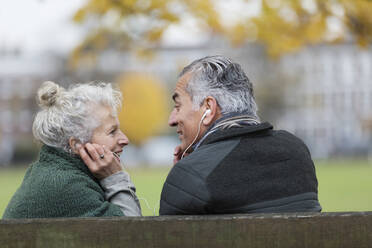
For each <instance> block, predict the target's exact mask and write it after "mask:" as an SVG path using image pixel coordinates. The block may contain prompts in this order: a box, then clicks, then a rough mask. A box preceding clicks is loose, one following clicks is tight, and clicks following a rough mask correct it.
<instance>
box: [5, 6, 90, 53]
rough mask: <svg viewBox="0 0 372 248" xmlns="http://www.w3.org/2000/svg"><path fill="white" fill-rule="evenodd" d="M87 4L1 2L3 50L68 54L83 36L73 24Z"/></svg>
mask: <svg viewBox="0 0 372 248" xmlns="http://www.w3.org/2000/svg"><path fill="white" fill-rule="evenodd" d="M84 2H85V0H63V1H61V0H1V8H0V47H4V46H5V47H6V48H8V49H11V48H15V47H19V48H21V49H22V50H24V51H32V52H36V51H40V50H61V49H62V51H63V50H68V49H71V47H73V46H74V45H76V43H77V41H78V40H79V38H80V34H81V32H80V31H79V28H80V27H78V26H77V25H74V24H73V23H72V21H71V18H72V15H73V13H74V12H75V10H77V9H78V8H79V7H80V6H82V4H83V3H84Z"/></svg>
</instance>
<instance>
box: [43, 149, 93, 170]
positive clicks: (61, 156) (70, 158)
mask: <svg viewBox="0 0 372 248" xmlns="http://www.w3.org/2000/svg"><path fill="white" fill-rule="evenodd" d="M39 161H40V162H49V163H50V162H55V164H59V163H61V161H63V162H62V163H63V166H71V167H75V168H78V169H80V170H82V171H83V172H85V173H86V174H88V175H90V176H92V174H91V172H90V171H89V169H88V167H87V166H86V165H85V164H84V162H83V160H81V158H80V157H77V156H75V155H71V154H70V153H68V152H65V151H64V150H63V149H60V148H55V147H51V146H47V145H43V146H42V147H41V151H40V158H39Z"/></svg>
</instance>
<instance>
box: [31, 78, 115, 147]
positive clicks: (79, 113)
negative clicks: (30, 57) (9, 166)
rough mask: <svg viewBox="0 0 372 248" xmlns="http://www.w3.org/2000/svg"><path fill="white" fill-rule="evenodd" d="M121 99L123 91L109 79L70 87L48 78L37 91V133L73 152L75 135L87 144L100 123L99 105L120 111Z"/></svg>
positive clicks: (43, 139) (35, 135)
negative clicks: (104, 81)
mask: <svg viewBox="0 0 372 248" xmlns="http://www.w3.org/2000/svg"><path fill="white" fill-rule="evenodd" d="M121 99H122V96H121V92H120V91H118V90H115V89H113V88H112V86H111V84H109V83H89V84H77V85H73V86H71V87H70V88H69V89H67V90H66V89H64V88H62V87H61V86H59V85H58V84H56V83H54V82H50V81H48V82H44V83H43V84H42V85H41V87H40V88H39V90H38V92H37V100H38V104H39V106H40V107H41V110H40V111H39V112H38V113H37V115H36V117H35V119H34V123H33V126H32V132H33V134H34V137H35V138H36V139H37V140H40V141H41V142H42V143H44V144H46V145H48V146H53V147H57V148H62V149H64V150H65V151H67V152H71V149H70V145H69V139H70V138H71V137H74V138H76V139H78V140H80V142H81V143H83V144H84V143H86V142H88V141H89V140H90V139H91V137H92V135H93V130H94V129H95V128H97V127H98V126H99V125H100V120H98V119H97V118H95V114H94V110H95V108H96V107H97V106H108V107H110V108H111V109H112V111H113V114H114V115H117V109H118V108H119V107H120V106H121Z"/></svg>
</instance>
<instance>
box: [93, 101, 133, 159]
mask: <svg viewBox="0 0 372 248" xmlns="http://www.w3.org/2000/svg"><path fill="white" fill-rule="evenodd" d="M94 114H95V115H97V118H98V119H99V120H100V125H99V126H98V127H97V128H96V129H94V131H93V136H92V139H91V143H96V144H99V145H102V146H105V147H106V148H107V149H108V150H110V151H112V152H115V153H116V154H117V155H120V154H121V153H122V151H123V147H124V146H126V145H128V144H129V140H128V138H127V136H125V134H124V133H123V132H122V131H121V130H120V126H119V120H118V118H117V116H114V115H113V113H112V110H111V108H110V107H107V106H99V107H96V108H94Z"/></svg>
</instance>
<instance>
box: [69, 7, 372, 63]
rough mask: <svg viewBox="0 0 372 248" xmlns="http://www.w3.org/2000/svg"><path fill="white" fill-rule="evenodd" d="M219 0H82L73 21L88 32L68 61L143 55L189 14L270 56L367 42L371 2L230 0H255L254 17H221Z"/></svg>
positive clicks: (371, 24) (203, 25)
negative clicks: (122, 52)
mask: <svg viewBox="0 0 372 248" xmlns="http://www.w3.org/2000/svg"><path fill="white" fill-rule="evenodd" d="M221 2H222V0H88V1H87V3H86V4H85V5H84V6H83V7H82V8H81V9H79V10H78V11H77V12H76V13H75V15H74V20H75V21H76V22H77V23H81V24H82V23H85V24H86V25H87V26H88V29H89V32H88V35H87V37H86V38H85V40H84V41H83V42H82V43H81V44H80V45H79V46H78V47H77V48H76V49H75V50H74V52H73V54H72V56H71V58H72V60H71V61H72V63H77V62H78V61H88V62H90V61H92V59H94V58H95V57H96V56H97V55H99V53H100V52H102V51H104V50H106V49H135V50H137V51H138V52H140V53H141V54H145V55H146V54H148V53H147V52H148V51H151V47H153V46H154V45H156V44H157V43H158V42H159V41H160V40H161V38H162V35H163V33H164V31H165V30H166V29H167V28H168V27H169V26H170V25H171V24H178V23H180V22H181V21H182V20H183V19H185V18H194V19H195V20H197V21H198V22H199V24H200V27H201V28H202V29H204V30H205V31H206V32H214V33H219V34H222V35H225V36H226V37H227V38H229V39H230V40H231V41H232V43H233V44H235V45H239V44H242V43H243V42H245V41H247V40H257V41H259V42H262V43H263V44H265V45H266V48H267V52H268V53H269V55H271V56H274V57H275V56H280V55H281V54H283V53H287V52H292V51H296V50H298V49H300V48H301V47H303V46H306V45H309V44H316V43H320V42H331V43H332V42H338V41H342V40H345V39H349V38H350V39H352V40H354V41H355V42H356V43H357V44H359V45H360V46H362V47H363V46H367V45H368V44H369V43H370V42H371V41H372V15H371V14H370V13H371V12H372V0H353V1H350V0H230V1H229V2H230V3H233V2H241V3H242V8H241V12H245V11H246V10H245V7H244V6H245V5H244V2H245V3H252V2H258V3H260V11H259V12H258V15H254V16H244V15H235V16H234V17H237V18H235V19H237V20H235V21H234V23H230V22H228V21H226V20H225V21H223V18H222V15H221V14H222V12H224V11H225V9H222V10H221V8H218V6H219V3H221Z"/></svg>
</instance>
